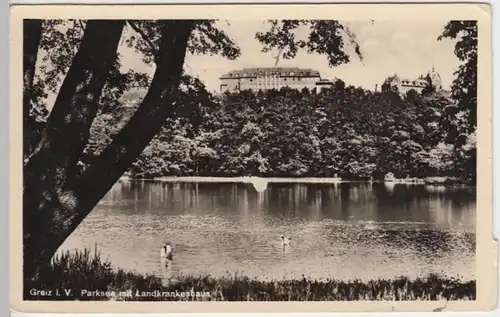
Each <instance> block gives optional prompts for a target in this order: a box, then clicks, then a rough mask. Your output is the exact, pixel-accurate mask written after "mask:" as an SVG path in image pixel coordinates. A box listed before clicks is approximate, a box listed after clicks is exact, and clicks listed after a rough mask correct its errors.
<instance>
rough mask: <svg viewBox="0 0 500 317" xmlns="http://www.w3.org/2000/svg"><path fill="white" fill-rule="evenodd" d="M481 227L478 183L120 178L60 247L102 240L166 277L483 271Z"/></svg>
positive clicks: (104, 248)
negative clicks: (165, 249) (169, 252)
mask: <svg viewBox="0 0 500 317" xmlns="http://www.w3.org/2000/svg"><path fill="white" fill-rule="evenodd" d="M475 230H476V195H475V188H473V187H469V188H467V187H449V188H445V187H434V186H425V185H407V184H396V185H394V184H391V185H389V184H381V183H373V184H369V183H335V184H298V183H295V184H293V183H281V184H280V183H270V184H269V186H268V189H267V190H266V191H264V192H262V193H258V192H257V191H256V190H255V189H254V188H253V186H252V185H251V184H245V183H215V182H214V183H160V182H146V181H121V182H118V183H117V184H115V186H114V187H113V188H112V189H111V190H110V191H109V193H108V194H107V195H106V196H105V197H104V198H103V200H102V201H101V202H100V204H99V205H98V206H97V207H96V208H95V209H94V210H93V211H92V212H91V213H90V215H89V216H88V217H87V218H86V219H85V220H84V221H83V222H82V224H81V225H80V226H79V227H78V228H77V230H76V231H75V232H74V233H73V234H72V235H71V236H70V237H69V238H68V239H67V240H66V241H65V243H64V244H63V245H62V246H61V248H60V250H67V249H70V250H72V249H83V248H84V247H88V248H94V246H95V245H97V248H98V250H99V251H100V252H101V255H102V256H103V257H104V258H105V259H108V260H109V261H111V262H112V264H113V265H114V266H116V267H120V268H124V269H129V270H135V271H137V272H140V273H155V274H158V275H160V276H163V277H167V278H169V277H172V276H176V275H179V274H182V275H195V276H199V275H208V274H210V275H212V276H220V275H228V274H230V275H233V274H238V275H246V276H249V277H257V278H262V279H272V278H277V279H289V278H301V277H302V275H304V276H306V277H312V278H317V279H323V278H328V277H330V278H337V279H345V280H348V279H362V280H366V279H372V278H394V277H398V276H402V275H403V276H408V277H411V278H414V277H417V276H420V275H426V274H428V273H439V274H447V275H448V276H454V277H456V276H461V277H463V278H464V279H475V244H476V238H475ZM281 234H284V235H285V236H287V237H290V238H291V245H290V247H287V248H286V249H285V250H283V247H282V244H281V239H280V235H281ZM164 242H170V243H171V244H172V246H173V250H174V259H173V261H172V263H171V265H170V266H168V267H167V268H165V267H164V266H163V265H161V263H160V260H159V253H160V247H161V245H163V243H164Z"/></svg>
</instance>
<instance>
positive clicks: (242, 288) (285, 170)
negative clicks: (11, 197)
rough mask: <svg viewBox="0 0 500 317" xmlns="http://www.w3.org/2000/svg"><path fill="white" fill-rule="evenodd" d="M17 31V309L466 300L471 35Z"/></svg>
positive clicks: (172, 26) (286, 24) (234, 26)
mask: <svg viewBox="0 0 500 317" xmlns="http://www.w3.org/2000/svg"><path fill="white" fill-rule="evenodd" d="M22 25H23V29H22V36H23V38H22V41H23V45H22V47H23V48H22V54H23V58H22V66H23V70H22V80H23V87H22V94H23V96H22V100H23V101H22V102H23V111H22V113H23V116H22V118H23V133H22V134H23V140H22V142H23V156H22V159H23V170H22V187H23V188H22V190H23V192H22V249H23V253H22V263H23V264H22V274H23V285H22V293H23V295H22V297H23V300H25V301H436V302H437V301H440V302H441V303H444V307H446V303H447V302H448V301H474V300H476V299H477V294H476V288H477V285H476V280H477V276H476V273H477V268H476V262H477V259H476V255H477V253H476V231H477V230H476V223H477V220H476V200H477V198H476V185H477V178H476V174H477V173H476V171H477V161H476V157H477V154H476V148H477V142H476V141H477V128H478V121H477V117H478V110H477V109H478V105H477V100H478V84H477V83H478V42H479V39H478V22H477V21H476V20H450V19H448V18H443V19H441V20H439V19H435V20H428V21H427V20H418V19H411V18H408V19H405V20H402V19H395V20H394V21H391V20H390V19H387V18H386V19H379V20H378V19H376V18H375V17H374V19H348V20H333V19H332V20H325V19H274V20H273V19H266V18H265V17H263V18H262V19H255V20H238V19H234V20H226V19H213V20H201V19H192V20H187V19H166V20H159V19H155V20H152V19H33V18H25V19H23V21H22ZM19 157H20V156H19ZM19 212H20V211H19Z"/></svg>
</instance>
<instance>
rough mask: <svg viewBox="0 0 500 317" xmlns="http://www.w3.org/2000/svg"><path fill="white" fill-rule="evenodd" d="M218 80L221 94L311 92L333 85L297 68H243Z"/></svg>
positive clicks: (314, 73)
mask: <svg viewBox="0 0 500 317" xmlns="http://www.w3.org/2000/svg"><path fill="white" fill-rule="evenodd" d="M220 80H221V85H220V91H221V93H223V92H226V91H229V92H238V91H242V90H252V91H259V90H270V89H276V90H280V89H281V88H283V87H289V88H291V89H298V90H301V89H303V88H308V89H310V90H312V89H314V88H320V89H321V88H324V87H331V86H332V85H333V83H332V82H331V81H329V80H326V79H322V78H321V75H320V73H319V72H318V71H316V70H313V69H310V68H306V69H304V68H297V67H286V68H285V67H267V68H243V69H241V70H233V71H230V72H228V73H226V74H223V75H222V76H221V77H220Z"/></svg>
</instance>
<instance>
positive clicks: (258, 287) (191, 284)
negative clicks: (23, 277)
mask: <svg viewBox="0 0 500 317" xmlns="http://www.w3.org/2000/svg"><path fill="white" fill-rule="evenodd" d="M334 271H335V270H334V268H332V272H334ZM24 292H25V293H24V296H25V298H26V299H27V300H125V301H179V300H180V301H186V300H187V301H192V300H195V301H200V300H203V301H289V300H292V301H349V300H440V299H444V298H446V299H449V300H475V298H476V282H475V281H461V280H458V279H455V278H449V277H445V276H438V275H430V276H427V277H424V278H418V279H414V280H410V279H408V278H406V277H399V278H395V279H390V280H383V279H378V280H371V281H359V280H351V281H340V280H336V279H335V278H331V279H326V280H322V281H317V280H312V279H308V278H303V279H299V280H272V281H263V280H257V279H250V278H247V277H236V276H231V277H229V276H228V277H211V276H200V277H193V276H181V277H178V278H177V279H176V280H175V281H173V280H171V281H170V282H169V283H165V281H162V279H161V278H159V277H157V276H154V275H142V274H137V273H133V272H127V271H124V270H122V269H115V268H113V267H112V265H111V263H109V262H108V261H105V260H102V258H101V256H100V255H99V253H97V252H91V251H89V250H84V251H74V252H66V253H63V254H60V255H58V256H56V257H55V258H54V259H53V262H52V264H51V265H50V267H49V268H47V269H45V270H44V271H43V272H41V274H40V277H39V278H37V279H36V280H34V281H28V282H26V283H25V287H24Z"/></svg>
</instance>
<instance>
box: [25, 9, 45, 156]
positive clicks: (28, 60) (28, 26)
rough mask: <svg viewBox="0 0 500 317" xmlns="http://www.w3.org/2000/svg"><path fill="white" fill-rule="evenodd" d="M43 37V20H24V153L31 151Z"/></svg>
mask: <svg viewBox="0 0 500 317" xmlns="http://www.w3.org/2000/svg"><path fill="white" fill-rule="evenodd" d="M41 37H42V20H30V19H26V20H23V131H24V136H23V139H24V141H23V154H24V156H27V154H28V153H30V151H31V144H32V134H31V133H30V131H33V129H34V126H33V123H34V122H32V120H33V119H32V118H31V116H30V110H31V107H30V106H31V101H32V91H33V79H34V78H35V66H36V60H37V56H38V47H39V45H40V39H41Z"/></svg>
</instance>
